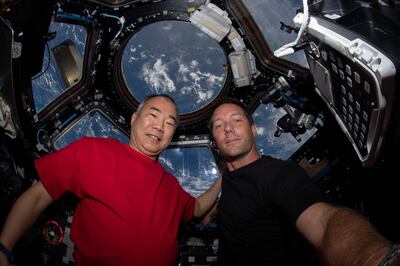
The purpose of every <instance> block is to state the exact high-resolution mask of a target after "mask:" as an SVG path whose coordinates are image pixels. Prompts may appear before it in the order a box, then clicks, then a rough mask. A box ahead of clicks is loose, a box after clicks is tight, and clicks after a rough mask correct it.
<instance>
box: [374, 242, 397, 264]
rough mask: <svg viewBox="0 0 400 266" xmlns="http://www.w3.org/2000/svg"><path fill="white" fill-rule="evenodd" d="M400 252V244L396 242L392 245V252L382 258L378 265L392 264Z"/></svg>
mask: <svg viewBox="0 0 400 266" xmlns="http://www.w3.org/2000/svg"><path fill="white" fill-rule="evenodd" d="M399 253H400V244H396V245H394V246H393V247H392V249H391V250H390V252H389V253H388V254H387V255H386V256H385V257H384V258H383V259H382V260H381V262H380V263H379V265H378V266H390V264H392V262H393V261H394V260H395V259H396V257H397V255H398V254H399Z"/></svg>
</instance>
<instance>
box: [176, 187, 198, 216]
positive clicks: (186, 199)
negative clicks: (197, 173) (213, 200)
mask: <svg viewBox="0 0 400 266" xmlns="http://www.w3.org/2000/svg"><path fill="white" fill-rule="evenodd" d="M180 191H181V196H180V197H181V199H182V203H183V204H184V207H183V220H184V221H185V222H187V221H189V220H190V219H192V218H193V214H194V208H195V206H196V199H195V198H194V197H193V196H192V195H190V194H189V193H187V192H186V191H185V190H184V189H183V188H182V187H180Z"/></svg>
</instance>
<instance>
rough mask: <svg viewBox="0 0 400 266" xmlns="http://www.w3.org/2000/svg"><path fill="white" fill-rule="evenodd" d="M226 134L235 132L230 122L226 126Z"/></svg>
mask: <svg viewBox="0 0 400 266" xmlns="http://www.w3.org/2000/svg"><path fill="white" fill-rule="evenodd" d="M224 129H225V133H231V132H232V131H233V127H232V124H231V123H230V122H228V123H226V124H225V128H224Z"/></svg>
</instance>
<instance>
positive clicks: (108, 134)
mask: <svg viewBox="0 0 400 266" xmlns="http://www.w3.org/2000/svg"><path fill="white" fill-rule="evenodd" d="M82 137H101V138H115V139H118V140H119V141H120V142H122V143H129V138H128V137H127V136H126V135H125V134H124V133H122V132H121V131H120V130H119V129H118V128H117V127H115V126H114V125H113V124H112V123H111V122H110V121H109V120H108V119H107V118H106V117H105V116H104V115H103V114H102V113H100V112H99V111H92V112H90V113H89V114H87V115H85V116H84V117H83V118H81V119H80V120H79V121H78V122H77V123H76V124H75V125H74V126H73V127H71V128H70V129H69V130H68V131H67V132H66V133H65V134H63V135H62V136H61V137H60V138H58V139H57V140H56V141H55V142H54V147H55V148H56V149H57V150H59V149H61V148H64V147H65V146H67V145H68V144H70V143H72V142H74V141H75V140H77V139H79V138H82Z"/></svg>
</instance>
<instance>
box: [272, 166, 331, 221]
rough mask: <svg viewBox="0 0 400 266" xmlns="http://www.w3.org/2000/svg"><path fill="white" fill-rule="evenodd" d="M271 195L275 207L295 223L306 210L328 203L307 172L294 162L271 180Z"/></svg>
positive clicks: (281, 169) (283, 167)
mask: <svg viewBox="0 0 400 266" xmlns="http://www.w3.org/2000/svg"><path fill="white" fill-rule="evenodd" d="M269 193H270V195H271V200H272V201H273V203H274V205H275V206H277V207H278V209H279V211H280V212H282V213H283V215H285V216H287V217H289V219H290V220H291V221H292V222H293V223H295V222H296V220H297V218H298V217H299V216H300V214H301V213H302V212H303V211H304V210H305V209H307V208H308V207H310V206H311V205H313V204H315V203H317V202H324V201H326V200H325V198H324V196H323V194H322V192H321V191H320V189H319V188H318V187H317V186H316V185H315V184H314V183H313V182H312V181H311V180H310V178H309V177H308V176H307V174H306V172H305V171H304V170H303V169H302V168H301V167H300V166H298V165H297V164H296V163H294V162H292V161H287V162H284V164H282V165H281V167H280V169H279V171H278V172H277V175H275V176H274V178H273V179H272V180H271V183H270V186H269Z"/></svg>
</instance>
